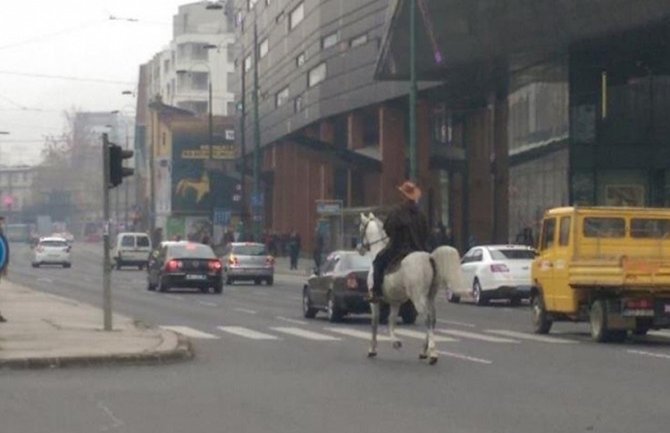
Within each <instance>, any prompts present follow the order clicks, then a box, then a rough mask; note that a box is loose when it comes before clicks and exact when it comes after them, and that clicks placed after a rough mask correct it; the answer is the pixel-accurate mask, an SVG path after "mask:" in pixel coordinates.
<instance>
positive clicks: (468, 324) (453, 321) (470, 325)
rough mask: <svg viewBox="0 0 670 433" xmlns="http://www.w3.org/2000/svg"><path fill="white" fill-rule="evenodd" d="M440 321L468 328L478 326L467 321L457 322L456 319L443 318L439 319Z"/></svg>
mask: <svg viewBox="0 0 670 433" xmlns="http://www.w3.org/2000/svg"><path fill="white" fill-rule="evenodd" d="M437 322H438V323H444V324H445V325H458V326H465V327H468V328H476V327H477V325H473V324H472V323H465V322H457V321H455V320H443V319H437Z"/></svg>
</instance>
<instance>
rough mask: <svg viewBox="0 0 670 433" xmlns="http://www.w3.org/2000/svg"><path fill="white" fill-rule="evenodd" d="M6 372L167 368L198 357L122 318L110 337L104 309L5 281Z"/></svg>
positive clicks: (1, 326)
mask: <svg viewBox="0 0 670 433" xmlns="http://www.w3.org/2000/svg"><path fill="white" fill-rule="evenodd" d="M0 311H1V312H2V315H3V316H4V317H5V318H6V319H7V322H5V323H0V368H47V367H62V366H69V365H86V366H89V365H100V364H119V363H132V364H141V363H163V362H170V361H177V360H183V359H190V358H192V357H193V350H192V347H191V343H190V342H189V341H188V339H186V338H185V337H183V336H179V335H177V334H176V333H174V332H171V331H167V330H163V329H158V328H149V327H146V326H143V325H142V324H140V323H136V322H134V321H133V320H132V319H129V318H127V317H124V316H121V315H116V314H115V315H114V316H113V327H114V329H113V331H110V332H105V331H103V330H102V328H103V313H102V310H101V309H100V308H95V307H92V306H90V305H87V304H83V303H80V302H77V301H73V300H70V299H67V298H62V297H59V296H55V295H51V294H46V293H42V292H38V291H36V290H32V289H29V288H27V287H23V286H19V285H16V284H14V283H11V282H9V281H7V280H6V279H3V280H2V282H0Z"/></svg>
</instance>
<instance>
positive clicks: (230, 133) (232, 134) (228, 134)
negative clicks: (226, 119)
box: [225, 129, 235, 140]
mask: <svg viewBox="0 0 670 433" xmlns="http://www.w3.org/2000/svg"><path fill="white" fill-rule="evenodd" d="M225 134H226V135H225V137H226V140H235V130H234V129H226V132H225Z"/></svg>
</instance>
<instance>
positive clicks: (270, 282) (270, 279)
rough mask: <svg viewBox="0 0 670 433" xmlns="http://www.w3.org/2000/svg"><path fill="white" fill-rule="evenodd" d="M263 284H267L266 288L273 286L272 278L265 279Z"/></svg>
mask: <svg viewBox="0 0 670 433" xmlns="http://www.w3.org/2000/svg"><path fill="white" fill-rule="evenodd" d="M265 282H266V283H267V285H268V286H271V285H273V284H274V282H275V280H274V278H273V277H270V278H268V279H266V280H265Z"/></svg>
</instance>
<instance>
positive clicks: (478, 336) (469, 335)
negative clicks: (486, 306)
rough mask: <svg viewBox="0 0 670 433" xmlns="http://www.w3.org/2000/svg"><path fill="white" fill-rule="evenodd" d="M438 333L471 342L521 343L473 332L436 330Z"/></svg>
mask: <svg viewBox="0 0 670 433" xmlns="http://www.w3.org/2000/svg"><path fill="white" fill-rule="evenodd" d="M437 331H438V332H440V333H442V334H447V335H453V336H454V337H463V338H471V339H473V340H481V341H488V342H490V343H513V344H517V343H521V342H520V341H519V340H512V339H509V338H501V337H494V336H492V335H485V334H477V333H475V332H467V331H458V330H456V329H437Z"/></svg>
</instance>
